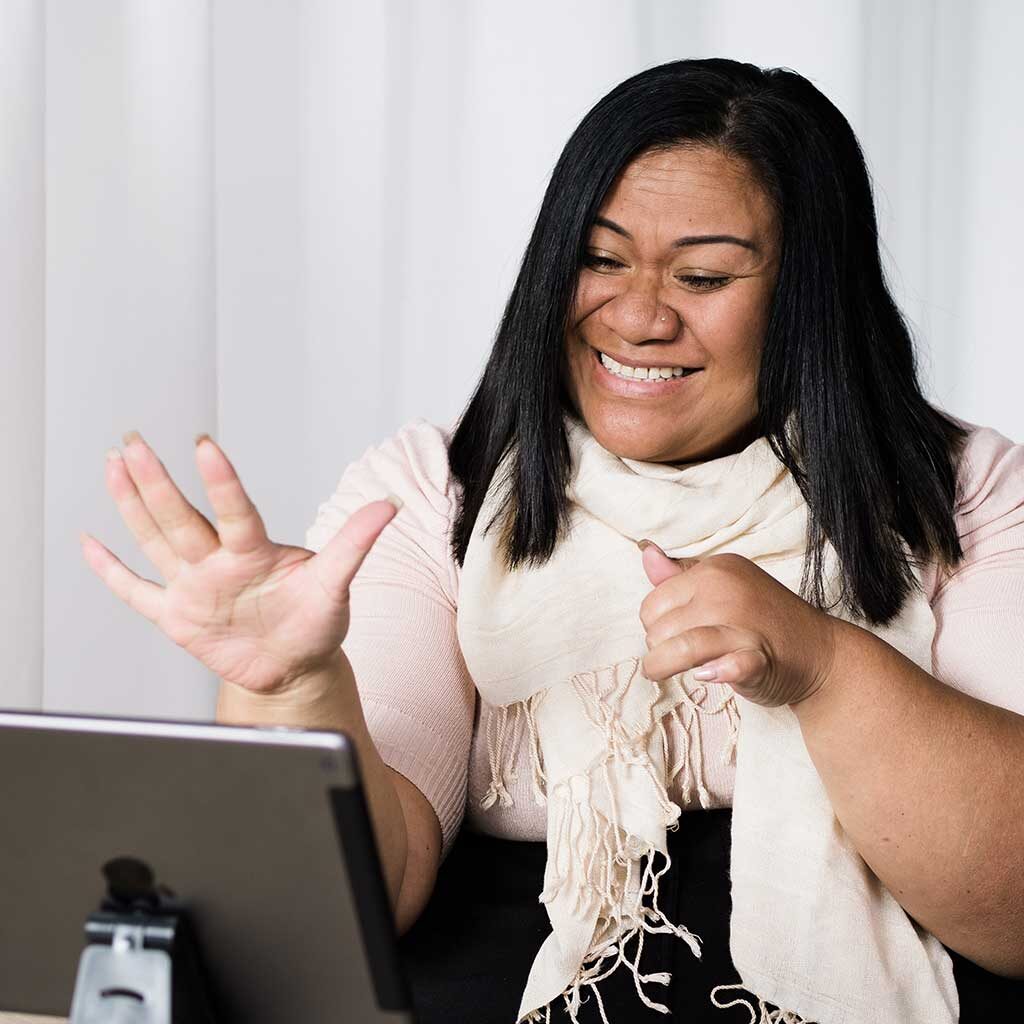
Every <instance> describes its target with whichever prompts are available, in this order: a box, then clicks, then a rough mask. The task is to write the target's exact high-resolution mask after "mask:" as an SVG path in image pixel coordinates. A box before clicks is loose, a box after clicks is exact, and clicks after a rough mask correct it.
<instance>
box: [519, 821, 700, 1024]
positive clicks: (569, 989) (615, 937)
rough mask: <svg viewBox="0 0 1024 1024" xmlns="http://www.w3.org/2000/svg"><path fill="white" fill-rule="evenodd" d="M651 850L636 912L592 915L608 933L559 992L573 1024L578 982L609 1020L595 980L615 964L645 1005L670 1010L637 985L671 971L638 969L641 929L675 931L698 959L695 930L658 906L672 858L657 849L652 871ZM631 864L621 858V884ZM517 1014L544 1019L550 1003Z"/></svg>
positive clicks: (665, 977)
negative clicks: (660, 860)
mask: <svg viewBox="0 0 1024 1024" xmlns="http://www.w3.org/2000/svg"><path fill="white" fill-rule="evenodd" d="M595 817H598V818H600V817H601V816H600V815H596V814H595ZM620 831H621V830H620ZM630 839H633V840H635V839H636V837H635V836H630V837H628V838H627V844H628V841H629V840H630ZM657 852H658V851H657V850H655V849H654V847H651V846H648V847H647V849H646V851H645V852H644V853H643V855H642V857H641V858H640V860H641V861H643V862H644V867H643V872H642V875H641V880H640V891H639V895H638V904H637V912H638V913H637V915H636V916H631V917H630V918H629V919H627V921H626V924H625V925H623V924H622V921H623V919H622V916H621V912H616V910H615V909H613V911H612V914H611V916H610V917H604V916H603V915H602V917H599V918H598V921H599V922H600V921H601V920H604V921H605V922H606V923H605V926H604V927H603V928H602V927H601V926H600V923H599V925H598V929H597V931H598V933H609V932H610V933H611V935H610V936H609V937H607V938H604V939H598V940H595V942H594V944H593V945H592V946H591V948H590V949H589V950H588V951H587V954H586V955H585V956H584V958H583V960H582V962H581V963H580V966H579V969H578V970H577V972H576V975H575V977H574V978H573V979H572V981H571V982H570V983H569V984H568V985H567V986H566V988H565V990H564V991H563V992H562V993H561V996H562V1000H563V1002H564V1003H565V1009H566V1013H567V1014H568V1015H569V1019H570V1020H571V1021H572V1022H573V1024H578V1021H579V1016H578V1015H579V1009H580V1007H581V1006H582V1005H583V1003H585V1002H586V1001H587V996H585V995H584V994H583V989H584V988H590V989H591V990H592V992H593V996H594V998H595V999H596V1000H597V1008H598V1012H599V1014H600V1016H601V1020H602V1022H603V1024H609V1021H608V1017H607V1015H606V1014H605V1009H604V1001H603V1000H602V999H601V991H600V989H599V988H598V987H597V986H598V983H599V982H601V981H604V979H605V978H607V977H608V976H609V975H610V974H612V972H613V971H615V970H616V969H617V968H618V967H619V966H620V965H621V966H624V967H625V968H626V969H627V970H628V971H629V972H630V973H631V974H632V975H633V983H634V985H635V986H636V992H637V995H638V996H639V998H640V1001H641V1002H642V1003H643V1004H644V1005H645V1006H647V1007H649V1008H650V1009H652V1010H656V1011H657V1012H658V1013H665V1014H668V1013H671V1010H670V1009H669V1007H667V1006H666V1005H665V1004H664V1003H659V1002H655V1001H654V1000H653V999H651V998H650V997H649V996H648V995H647V993H646V992H645V991H644V989H643V985H645V984H656V985H668V984H670V983H671V981H672V975H671V973H670V972H669V971H658V972H655V973H653V974H644V973H643V972H642V971H641V970H640V957H641V955H642V953H643V948H644V935H645V934H652V935H653V934H665V933H668V934H672V935H675V936H677V937H678V938H681V939H682V940H683V941H684V942H686V944H687V946H689V948H690V950H691V952H692V953H693V955H694V956H695V957H697V959H698V960H699V959H700V956H701V948H700V943H701V941H702V940H701V938H700V936H699V935H694V934H693V932H691V931H690V930H689V929H688V928H686V927H684V926H683V925H676V924H673V923H672V922H671V921H670V920H669V919H668V918H667V917H666V916H665V913H664V911H663V910H662V909H661V908H660V907H659V906H658V889H659V881H660V879H661V877H662V875H664V874H665V872H666V871H668V870H669V868H670V867H671V866H672V859H671V858H670V857H669V856H668V855H663V856H664V857H665V864H664V866H663V867H662V868H661V870H660V871H655V870H654V854H655V853H657ZM632 864H633V862H632V860H628V859H627V861H626V864H625V867H626V876H625V880H624V881H623V884H622V887H623V889H628V888H629V882H630V875H631V871H632ZM559 881H560V882H561V881H564V880H559ZM547 895H548V898H552V897H551V895H550V894H547ZM645 897H649V898H650V905H647V906H645V905H644V903H643V900H644V898H645ZM540 898H541V901H542V902H547V899H545V894H542V895H541V897H540ZM615 906H618V905H615ZM634 938H635V939H636V940H637V943H636V951H635V952H634V953H632V954H627V952H626V947H627V946H628V945H629V943H630V942H632V940H633V939H634ZM609 958H614V959H613V960H612V962H611V964H610V965H607V966H605V961H606V960H608V959H609ZM522 1020H524V1021H530V1022H541V1021H542V1022H545V1024H547V1022H550V1020H551V1003H547V1004H546V1005H545V1006H543V1007H538V1008H537V1009H535V1010H532V1011H530V1012H529V1013H527V1014H526V1015H525V1016H524V1017H523V1018H522Z"/></svg>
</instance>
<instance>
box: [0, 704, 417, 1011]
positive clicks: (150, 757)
mask: <svg viewBox="0 0 1024 1024" xmlns="http://www.w3.org/2000/svg"><path fill="white" fill-rule="evenodd" d="M0 827H2V830H3V834H2V838H0V1010H13V1011H21V1012H25V1013H39V1014H61V1015H66V1014H68V1013H69V1012H70V1009H71V1001H72V994H73V992H74V989H75V978H76V971H77V968H78V964H79V958H80V956H81V955H82V953H83V949H84V948H85V947H86V942H85V925H86V921H87V919H89V917H90V915H93V914H94V913H95V912H96V911H97V910H99V909H100V906H101V903H102V902H103V901H104V899H108V898H109V896H110V892H111V890H112V888H113V885H114V882H113V881H112V877H113V876H112V874H111V870H112V868H111V865H114V866H115V867H116V866H118V865H120V866H123V865H125V864H128V865H130V866H133V869H134V870H135V871H136V872H138V871H141V872H143V874H145V872H147V871H148V872H149V873H150V876H151V878H152V879H153V880H154V881H155V886H156V887H158V888H159V891H160V892H161V893H164V894H166V895H167V896H169V897H172V898H173V899H174V900H176V901H177V902H178V903H179V904H180V905H181V906H183V907H184V908H185V909H186V913H187V918H188V923H189V926H190V930H191V932H192V933H193V934H194V935H195V939H196V943H197V946H198V950H199V959H200V960H201V962H202V965H203V968H204V973H205V975H206V978H207V979H208V981H209V991H210V994H211V996H212V1001H213V1003H214V1006H215V1009H216V1011H217V1013H216V1020H217V1021H218V1022H219V1024H237V1022H245V1024H282V1022H285V1021H304V1022H310V1024H312V1022H316V1024H321V1022H324V1024H327V1022H338V1024H348V1022H352V1024H357V1022H358V1024H377V1022H385V1021H386V1022H411V1021H412V1020H413V1016H412V1012H411V1001H410V997H409V990H408V986H407V984H406V980H405V978H404V976H403V974H402V971H401V967H400V964H399V958H398V947H397V937H396V934H395V930H394V923H393V918H392V915H391V911H390V908H389V904H388V898H387V892H386V889H385V884H384V880H383V877H382V874H381V868H380V861H379V859H378V856H377V847H376V844H375V842H374V837H373V832H372V830H371V827H370V820H369V816H368V813H367V808H366V803H365V799H364V796H363V791H362V788H361V785H360V782H359V772H358V765H357V762H356V759H355V754H354V750H353V747H352V744H351V742H350V740H349V739H348V738H347V737H346V736H345V735H344V734H343V733H338V732H330V731H322V732H321V731H311V730H310V731H307V730H301V729H290V728H280V727H271V728H266V727H263V728H256V727H248V726H229V725H206V724H197V723H187V722H158V721H150V720H142V719H125V718H101V717H94V716H90V717H87V716H80V715H49V714H46V715H44V714H30V713H25V712H0ZM90 948H92V947H90ZM133 1019H134V1018H133Z"/></svg>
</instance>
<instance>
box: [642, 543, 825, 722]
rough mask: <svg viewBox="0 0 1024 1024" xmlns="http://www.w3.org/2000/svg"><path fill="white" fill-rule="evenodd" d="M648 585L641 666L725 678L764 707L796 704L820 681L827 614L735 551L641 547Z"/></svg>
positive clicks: (660, 674)
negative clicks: (690, 553)
mask: <svg viewBox="0 0 1024 1024" xmlns="http://www.w3.org/2000/svg"><path fill="white" fill-rule="evenodd" d="M642 558H643V565H644V570H645V571H646V573H647V578H648V579H649V580H650V581H651V583H653V584H654V589H653V590H652V591H651V592H650V593H649V594H648V595H647V596H646V597H645V598H644V600H643V601H642V602H641V605H640V621H641V622H642V623H643V625H644V628H645V629H646V631H647V648H648V651H647V654H646V655H644V658H643V672H644V675H646V676H647V678H648V679H655V680H661V679H668V678H669V677H670V676H673V675H675V674H676V673H677V672H685V671H687V670H688V669H692V668H697V666H701V667H700V668H699V669H698V670H697V671H696V672H694V673H693V675H694V678H695V679H701V680H704V681H706V682H718V683H728V684H729V685H730V686H731V687H732V688H733V689H734V690H735V691H736V693H738V694H739V695H740V696H741V697H746V698H747V700H750V701H752V702H753V703H755V704H761V705H763V706H764V707H778V706H780V705H782V704H790V705H792V704H798V703H799V702H800V701H802V700H804V699H806V698H807V697H809V696H811V694H813V693H815V692H817V690H819V689H820V688H821V687H822V686H824V685H826V684H827V682H828V679H829V675H830V673H831V670H832V663H833V657H834V651H835V638H834V625H833V624H834V623H835V622H836V620H835V619H833V618H832V616H830V615H828V614H826V613H825V612H823V611H821V610H820V609H817V608H814V607H813V606H812V605H810V604H808V603H807V602H806V601H804V600H803V598H802V597H800V596H799V595H798V594H794V593H793V591H791V590H790V589H789V588H788V587H785V586H783V585H782V584H781V583H779V582H778V581H777V580H776V579H774V578H773V577H772V576H770V575H769V574H768V573H766V572H765V571H764V570H763V569H762V568H760V567H759V566H758V565H755V564H754V562H752V561H750V559H748V558H743V557H742V556H741V555H734V554H722V555H710V556H709V557H707V558H669V556H668V555H666V554H665V552H664V551H662V550H661V548H659V547H658V546H657V545H656V544H653V543H650V542H648V544H647V545H646V546H645V547H644V550H643V555H642Z"/></svg>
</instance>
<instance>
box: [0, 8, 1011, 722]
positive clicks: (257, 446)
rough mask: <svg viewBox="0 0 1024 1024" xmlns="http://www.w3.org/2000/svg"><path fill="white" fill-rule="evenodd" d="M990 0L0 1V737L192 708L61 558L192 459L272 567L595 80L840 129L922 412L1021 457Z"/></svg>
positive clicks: (380, 414)
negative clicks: (65, 720)
mask: <svg viewBox="0 0 1024 1024" xmlns="http://www.w3.org/2000/svg"><path fill="white" fill-rule="evenodd" d="M1022 50H1024V5H1022V4H1019V3H1017V2H1015V0H987V2H985V0H981V2H973V3H967V2H951V0H904V2H901V3H892V2H890V0H846V2H842V3H832V2H825V0H821V2H810V0H778V2H766V0H753V2H741V0H716V2H715V3H714V4H707V3H692V2H689V0H633V2H627V0H614V2H613V0H543V2H541V0H516V3H514V4H509V3H507V2H497V0H473V2H471V0H449V2H444V0H420V2H413V0H372V2H366V0H362V2H358V3H356V2H344V0H338V2H330V0H259V2H253V0H48V2H43V0H0V417H2V421H0V428H2V429H0V469H2V474H3V475H2V477H0V479H2V481H3V484H4V486H3V493H2V499H3V500H2V501H0V566H2V567H3V570H4V572H3V576H2V577H0V706H5V707H11V708H19V707H24V708H31V707H43V708H46V709H47V710H77V711H98V712H105V713H124V714H138V715H153V716H165V717H179V718H203V717H209V716H210V715H211V714H212V709H213V701H214V696H215V691H216V681H215V679H214V678H213V677H212V675H211V674H210V673H209V672H207V671H206V670H205V669H204V668H203V667H202V666H201V665H200V664H199V663H198V662H195V661H194V660H193V659H192V658H191V657H190V656H189V655H187V654H185V653H184V652H183V651H181V650H179V649H178V648H176V647H175V646H174V645H173V644H172V643H171V642H170V641H169V640H167V639H166V638H165V637H164V636H163V635H162V634H161V633H160V632H159V631H158V630H157V629H156V628H155V627H154V626H152V625H150V623H148V622H147V621H146V620H144V619H142V618H141V617H140V616H139V615H137V614H136V613H135V612H133V611H131V610H130V609H129V608H127V607H126V606H124V605H123V604H122V603H121V602H120V601H119V600H118V599H117V598H116V597H114V595H113V594H112V593H110V592H109V591H108V590H107V589H106V587H105V586H104V584H102V583H101V582H100V581H99V580H98V579H97V578H96V577H95V576H94V575H93V574H92V572H91V570H90V569H89V568H88V566H87V565H86V564H85V563H84V561H83V560H82V557H81V555H80V551H79V545H78V541H77V533H78V531H79V530H80V529H84V530H86V531H87V532H90V533H92V534H94V535H95V536H97V537H99V538H100V539H101V540H102V541H103V542H104V543H106V544H107V545H108V546H109V547H110V548H111V549H112V550H114V551H115V552H116V553H117V554H118V555H119V556H120V557H121V558H122V559H123V560H124V561H125V562H126V563H127V564H128V565H129V566H131V568H133V569H134V570H135V571H137V572H139V573H141V574H143V575H145V576H147V577H149V578H158V577H157V576H156V573H155V570H154V569H153V568H152V566H150V565H149V563H148V561H147V560H146V559H145V558H144V557H143V556H142V555H141V553H140V552H139V551H138V549H137V547H136V546H135V542H134V541H133V540H132V538H131V536H130V534H129V533H128V530H127V528H126V527H125V526H124V525H123V523H122V522H121V520H120V517H119V515H118V513H117V511H116V509H115V508H114V506H113V503H112V501H111V500H110V498H109V497H108V495H107V493H106V490H105V487H104V483H103V461H104V453H105V451H106V449H107V448H108V447H109V446H111V445H113V444H119V443H120V439H121V435H122V434H123V433H124V432H125V431H127V430H129V429H132V428H135V429H138V430H140V431H141V432H142V434H143V436H144V437H146V439H147V440H148V441H149V442H150V443H151V444H152V445H153V446H154V447H155V448H156V450H157V452H158V454H159V455H160V456H161V457H162V458H163V460H164V462H165V463H166V464H167V466H168V468H169V470H170V471H171V474H172V475H173V476H174V478H175V479H176V480H177V481H178V482H179V484H180V485H181V486H182V487H183V489H184V490H185V492H186V494H187V495H188V496H189V497H190V498H191V499H192V500H193V501H194V502H195V503H196V504H197V505H198V506H199V507H200V508H201V509H202V510H203V511H204V512H208V511H209V507H208V503H207V501H206V498H205V495H204V494H203V491H202V488H201V485H200V481H199V477H198V474H197V472H196V469H195V465H194V461H193V436H194V435H195V434H196V433H198V432H200V431H208V432H210V433H211V434H213V435H214V437H216V438H217V440H218V441H219V442H220V443H221V444H222V445H223V446H224V448H225V449H226V451H227V452H228V454H229V455H230V457H231V458H232V460H233V462H234V463H235V465H236V467H237V468H238V470H239V473H240V474H241V477H242V480H243V482H244V484H245V485H246V487H247V489H248V490H249V493H250V494H251V496H252V497H253V499H254V501H255V502H256V504H257V505H258V507H259V508H260V510H261V512H262V514H263V516H264V519H265V521H266V522H267V524H268V528H269V530H270V532H271V535H272V536H273V537H274V538H275V539H278V540H281V541H287V542H290V543H294V544H301V543H303V537H304V533H305V530H306V527H307V526H308V525H309V524H310V523H311V522H312V521H313V518H314V517H315V514H316V508H317V505H318V504H319V503H320V502H321V501H324V500H326V498H327V496H328V495H329V494H330V493H331V491H332V490H333V488H334V485H335V483H336V482H337V479H338V477H339V476H340V474H341V471H342V470H343V469H344V467H345V466H346V465H347V464H348V463H349V462H350V461H351V460H353V459H354V458H356V457H358V456H359V455H360V454H361V453H362V452H363V451H364V450H365V448H366V447H367V446H368V445H369V444H371V443H375V442H377V441H380V440H382V439H383V438H385V437H386V436H388V435H389V434H391V433H393V432H394V431H395V430H397V429H398V427H399V426H401V425H402V424H403V423H405V422H407V421H408V420H409V419H411V418H413V417H415V416H425V417H426V418H428V419H430V420H433V421H434V422H448V421H450V420H452V419H453V418H454V417H455V416H456V415H457V414H458V413H459V412H460V410H461V409H462V407H463V405H464V403H465V401H466V400H467V398H468V396H469V394H470V391H471V389H472V386H473V384H474V382H475V381H476V379H477V376H478V374H479V372H480V370H481V369H482V367H483V363H484V360H485V356H486V353H487V351H488V349H489V346H490V344H491V341H492V338H493V334H494V330H495V327H496V325H497V322H498V318H499V316H500V313H501V310H502V307H503V304H504V301H505V298H506V296H507V294H508V291H509V289H510V287H511V284H512V281H513V279H514V276H515V272H516V269H517V266H518V261H519V259H520V257H521V254H522V250H523V247H524V245H525V242H526V239H527V236H528V234H529V231H530V228H531V226H532V220H533V218H534V216H535V215H536V212H537V210H538V207H539V204H540V200H541V197H542V194H543V190H544V186H545V184H546V181H547V178H548V175H549V174H550V171H551V169H552V167H553V165H554V162H555V160H556V158H557V156H558V153H559V151H560V149H561V147H562V146H563V144H564V143H565V141H566V139H567V138H568V136H569V134H570V133H571V131H572V130H573V128H574V127H575V125H576V124H577V122H578V121H579V119H580V118H581V117H582V115H583V114H584V113H585V112H586V110H587V109H589V107H590V106H592V105H593V103H595V102H596V101H597V100H598V99H599V98H600V96H601V95H603V94H604V93H605V92H606V91H607V90H608V89H610V88H611V87H612V86H614V85H615V84H616V83H618V82H619V81H621V80H622V79H624V78H626V77H627V76H629V75H631V74H633V73H635V72H637V71H639V70H641V69H643V68H645V67H649V66H652V65H654V64H658V63H661V62H663V61H666V60H673V59H678V58H681V57H702V56H727V57H732V58H735V59H740V60H749V61H753V62H754V63H757V64H760V65H763V66H769V65H771V66H775V65H783V66H786V67H790V68H793V69H795V70H797V71H799V72H800V73H801V74H803V75H805V76H807V77H808V78H810V79H811V80H812V81H814V82H815V84H817V85H818V87H819V88H820V89H822V90H823V91H824V92H825V93H826V94H827V95H828V96H829V97H830V98H831V99H832V100H833V101H834V102H835V103H836V104H837V106H839V108H840V109H841V110H842V111H843V112H844V113H845V114H846V116H847V118H848V119H849V120H850V122H851V124H852V125H853V127H854V130H855V131H856V132H857V134H858V136H859V138H860V140H861V142H862V145H863V146H864V149H865V152H866V155H867V158H868V163H869V166H870V168H871V170H872V172H873V174H874V178H875V183H876V200H877V203H878V208H879V219H880V227H881V233H882V238H883V240H884V245H885V250H886V253H885V255H886V262H887V266H888V269H889V272H890V274H891V278H892V284H893V289H894V292H895V294H896V298H897V301H898V302H899V303H900V305H901V307H902V308H903V309H904V311H905V312H906V314H907V315H908V317H909V318H910V321H911V323H912V326H913V329H914V331H915V334H916V337H917V339H918V342H919V346H920V358H921V368H922V376H923V379H924V382H925V385H926V388H927V389H928V391H929V393H930V395H931V396H932V398H933V399H934V400H935V401H936V402H938V403H939V404H940V405H942V406H943V407H945V408H947V409H949V410H950V411H951V412H954V413H955V414H957V415H959V416H962V417H964V418H966V419H968V420H970V421H972V422H975V423H982V424H986V425H988V426H993V427H995V428H996V429H998V430H1000V431H1002V432H1003V433H1004V434H1006V435H1007V436H1009V437H1011V438H1013V439H1014V440H1024V408H1022V407H1024V401H1022V396H1021V385H1020V381H1021V376H1022V371H1024V355H1022V352H1021V348H1022V346H1021V341H1022V332H1021V328H1020V319H1021V313H1020V307H1021V297H1022V289H1021V283H1020V282H1021V278H1022V276H1024V247H1022V245H1021V239H1022V238H1024V202H1022V198H1021V182H1022V181H1024V118H1022V117H1021V114H1020V108H1021V102H1022V100H1024V72H1022V69H1021V56H1020V55H1021V53H1022Z"/></svg>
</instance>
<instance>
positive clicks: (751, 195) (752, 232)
mask: <svg viewBox="0 0 1024 1024" xmlns="http://www.w3.org/2000/svg"><path fill="white" fill-rule="evenodd" d="M778 235H779V232H778V224H777V218H776V215H775V212H774V209H773V207H772V206H771V203H770V202H769V199H768V196H767V194H766V193H765V192H764V191H763V189H762V188H761V187H760V186H759V185H758V184H757V182H756V181H755V180H754V177H753V174H752V173H751V171H750V170H749V168H748V166H747V164H746V163H745V162H744V161H742V160H739V159H737V158H735V157H730V156H726V155H724V154H723V153H722V152H721V151H719V150H717V149H711V148H707V147H702V148H696V149H673V150H670V151H667V152H660V153H658V152H652V153H648V154H645V155H642V156H640V157H638V158H637V159H636V160H635V161H634V162H633V163H632V164H630V165H629V166H628V167H627V168H626V169H625V170H624V171H623V172H622V174H621V175H620V176H619V178H618V180H617V181H616V183H615V185H614V186H613V187H612V189H611V190H610V191H609V194H608V196H607V198H606V200H605V202H604V204H603V206H602V207H601V210H600V214H599V216H598V218H597V220H596V222H595V224H594V225H593V227H592V228H591V231H590V236H589V239H588V244H587V249H586V253H587V254H586V256H585V258H584V265H583V267H582V268H581V270H580V275H579V282H578V284H577V288H576V299H575V308H574V311H573V315H572V319H571V321H570V323H571V327H570V329H569V331H568V332H567V335H566V339H565V341H566V358H567V362H568V377H567V380H566V385H567V390H568V393H569V398H570V400H571V402H572V405H573V407H574V408H575V410H576V412H577V413H578V414H579V415H580V416H581V417H582V419H583V421H584V422H585V423H586V425H587V427H588V429H589V430H590V432H591V433H592V434H593V435H594V437H595V438H596V439H597V441H598V443H599V444H600V445H601V446H602V447H603V448H606V449H607V450H608V451H610V452H613V453H614V454H616V455H620V456H623V457H625V458H630V459H639V460H642V461H645V462H698V461H704V460H706V459H709V458H716V457H718V456H721V455H726V454H730V453H732V452H736V451H740V450H742V449H743V448H744V447H745V446H746V445H747V444H749V443H750V442H751V441H752V440H753V439H754V436H753V430H752V427H753V421H754V418H755V416H756V414H757V374H758V368H759V366H760V361H761V351H762V347H763V343H764V334H765V328H766V326H767V322H768V311H769V307H770V304H771V299H772V294H773V291H774V288H775V280H776V276H777V272H778V258H779V248H780V239H779V237H778ZM724 236H729V237H730V239H731V240H726V239H725V237H724ZM716 239H717V240H716ZM600 353H603V354H604V355H605V356H606V357H609V358H610V359H612V360H614V361H615V363H617V364H619V368H618V373H616V372H614V371H615V370H616V367H615V365H614V364H613V365H612V367H611V369H609V368H607V367H606V365H604V364H603V363H602V361H601V359H600V357H599V354H600ZM628 367H643V368H645V370H646V368H648V367H657V368H664V369H663V370H662V372H661V374H660V375H659V376H658V377H657V379H653V380H652V379H635V378H634V379H628V380H626V379H623V377H622V376H621V374H622V372H623V370H624V369H625V368H628ZM672 368H675V369H674V375H673V376H671V377H669V378H667V379H663V378H664V374H665V372H666V371H668V370H671V369H672ZM679 368H684V369H683V371H682V375H680V369H679ZM627 372H628V371H627ZM644 376H645V377H646V376H647V374H646V373H645V374H644Z"/></svg>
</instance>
